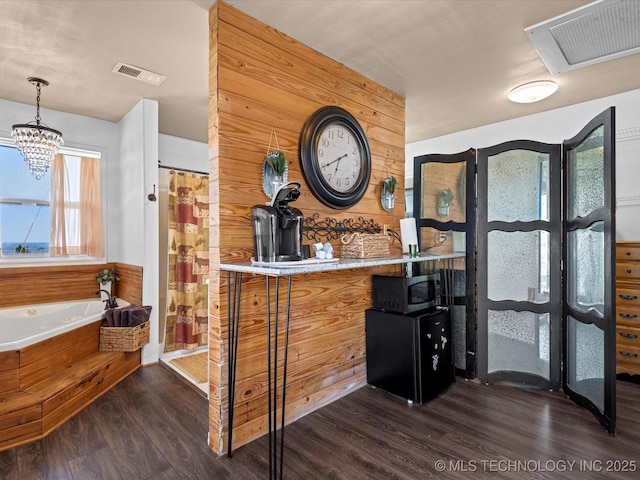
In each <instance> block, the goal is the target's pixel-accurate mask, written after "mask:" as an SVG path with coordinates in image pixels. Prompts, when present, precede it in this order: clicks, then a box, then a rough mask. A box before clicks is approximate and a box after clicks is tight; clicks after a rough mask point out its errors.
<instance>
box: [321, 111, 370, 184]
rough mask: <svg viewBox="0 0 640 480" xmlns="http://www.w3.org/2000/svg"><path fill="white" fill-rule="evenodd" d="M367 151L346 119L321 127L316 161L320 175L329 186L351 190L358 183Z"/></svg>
mask: <svg viewBox="0 0 640 480" xmlns="http://www.w3.org/2000/svg"><path fill="white" fill-rule="evenodd" d="M363 155H364V153H363V151H362V147H361V146H360V143H359V141H358V139H357V138H356V135H355V134H354V133H353V132H352V131H351V129H350V128H349V127H348V126H346V125H345V124H344V123H342V122H339V121H336V122H333V123H329V124H327V126H325V127H324V128H323V129H322V130H321V131H320V135H319V136H318V144H317V145H316V158H315V161H316V164H317V169H318V171H319V172H320V179H321V180H322V181H323V182H324V184H325V185H326V186H327V187H328V188H330V189H333V190H334V191H336V192H337V193H347V192H351V191H353V190H354V189H355V188H356V187H358V185H359V184H360V179H361V177H362V175H363V171H362V157H363Z"/></svg>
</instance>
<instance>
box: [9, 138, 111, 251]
mask: <svg viewBox="0 0 640 480" xmlns="http://www.w3.org/2000/svg"><path fill="white" fill-rule="evenodd" d="M0 140H2V139H0ZM11 144H12V142H11V141H10V140H9V141H2V142H1V143H0V262H2V263H7V262H8V263H14V262H21V261H22V262H23V261H25V260H27V261H29V262H33V261H36V262H38V261H51V260H52V258H53V257H56V258H64V259H65V260H70V259H78V260H82V259H84V260H88V259H101V258H102V257H104V248H103V241H104V239H103V236H104V235H103V227H102V202H101V199H100V167H99V158H100V154H99V153H97V152H86V151H76V150H73V149H68V148H65V149H64V150H63V151H62V155H58V157H57V158H56V160H55V161H54V165H52V167H51V168H50V169H49V171H47V173H46V174H45V175H44V176H43V177H42V178H41V179H40V180H36V178H35V177H33V176H31V175H29V174H28V171H27V168H26V165H25V163H24V160H23V158H22V156H21V154H20V152H19V151H18V150H17V149H16V148H15V147H14V146H12V145H11ZM52 179H53V181H52ZM52 184H53V185H56V188H55V189H54V192H53V193H54V194H53V195H52V187H51V186H52ZM96 197H97V199H96ZM97 237H99V238H97Z"/></svg>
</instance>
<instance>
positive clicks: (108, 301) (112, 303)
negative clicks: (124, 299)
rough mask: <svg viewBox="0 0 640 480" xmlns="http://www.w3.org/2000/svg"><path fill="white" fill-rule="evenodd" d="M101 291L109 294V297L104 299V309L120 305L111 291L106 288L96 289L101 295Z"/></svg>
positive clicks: (97, 293)
mask: <svg viewBox="0 0 640 480" xmlns="http://www.w3.org/2000/svg"><path fill="white" fill-rule="evenodd" d="M100 292H104V293H106V294H107V299H106V300H104V302H105V305H104V309H105V310H109V309H110V308H116V307H117V306H118V303H117V302H116V299H115V297H112V296H111V293H109V292H107V291H106V290H103V289H100V290H96V295H100Z"/></svg>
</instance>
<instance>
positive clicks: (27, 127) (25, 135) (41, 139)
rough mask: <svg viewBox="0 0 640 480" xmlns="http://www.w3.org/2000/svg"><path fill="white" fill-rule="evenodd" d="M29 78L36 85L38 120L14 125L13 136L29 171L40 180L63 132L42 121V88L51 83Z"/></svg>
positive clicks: (55, 151) (59, 143) (60, 142)
mask: <svg viewBox="0 0 640 480" xmlns="http://www.w3.org/2000/svg"><path fill="white" fill-rule="evenodd" d="M27 80H28V81H29V83H31V84H33V85H35V87H36V92H37V96H36V106H37V107H36V108H37V110H36V121H35V122H33V121H31V122H29V123H25V124H16V125H14V126H13V127H12V131H11V136H12V137H13V140H14V141H15V142H16V147H18V150H20V153H21V154H22V158H24V161H25V163H26V164H27V166H28V167H29V173H30V174H31V175H33V176H34V177H36V179H38V180H39V179H40V178H42V176H43V175H44V174H45V173H47V170H48V169H49V166H50V165H51V162H52V161H53V157H54V156H55V155H56V153H57V152H58V148H60V146H61V145H62V144H63V141H62V133H61V132H59V131H58V130H54V129H53V128H49V127H47V126H46V125H44V124H43V123H41V122H40V89H41V87H43V86H44V87H46V86H47V85H49V82H47V81H46V80H42V79H41V78H35V77H29V78H28V79H27Z"/></svg>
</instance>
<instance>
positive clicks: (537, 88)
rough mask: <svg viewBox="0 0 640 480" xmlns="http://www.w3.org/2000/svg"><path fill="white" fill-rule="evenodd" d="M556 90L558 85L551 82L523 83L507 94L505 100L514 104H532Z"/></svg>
mask: <svg viewBox="0 0 640 480" xmlns="http://www.w3.org/2000/svg"><path fill="white" fill-rule="evenodd" d="M556 90H558V84H556V83H555V82H552V81H551V80H539V81H537V82H531V83H525V84H524V85H520V86H519V87H516V88H514V89H513V90H511V91H510V92H509V95H507V98H508V99H509V100H511V101H512V102H516V103H533V102H539V101H540V100H544V99H545V98H547V97H550V96H551V95H553V94H554V93H555V92H556Z"/></svg>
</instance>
